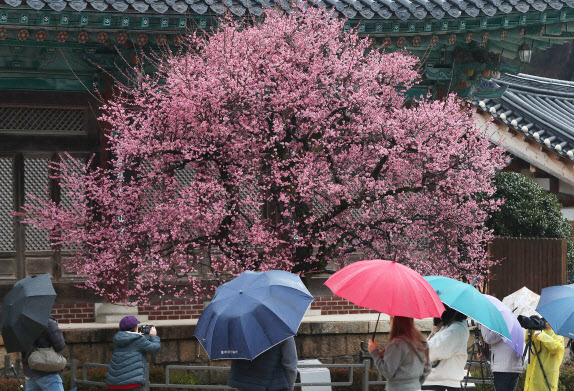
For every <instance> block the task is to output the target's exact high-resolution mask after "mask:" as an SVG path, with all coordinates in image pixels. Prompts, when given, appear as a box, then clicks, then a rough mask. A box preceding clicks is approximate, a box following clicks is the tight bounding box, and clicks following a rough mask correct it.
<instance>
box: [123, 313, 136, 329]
mask: <svg viewBox="0 0 574 391" xmlns="http://www.w3.org/2000/svg"><path fill="white" fill-rule="evenodd" d="M138 324H139V321H138V320H137V318H136V317H135V316H131V315H129V316H124V317H123V318H122V320H120V330H122V331H127V330H133V329H135V328H136V327H137V325H138Z"/></svg>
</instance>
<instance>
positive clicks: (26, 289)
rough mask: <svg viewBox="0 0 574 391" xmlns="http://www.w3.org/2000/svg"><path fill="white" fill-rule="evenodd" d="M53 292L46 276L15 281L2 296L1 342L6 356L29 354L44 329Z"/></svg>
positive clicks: (54, 296) (52, 302) (0, 317)
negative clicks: (12, 353)
mask: <svg viewBox="0 0 574 391" xmlns="http://www.w3.org/2000/svg"><path fill="white" fill-rule="evenodd" d="M55 299H56V291H54V287H53V286H52V281H51V280H50V275H49V274H40V275H38V276H32V277H28V278H24V279H23V280H20V281H18V282H17V283H16V284H14V286H13V287H12V289H10V291H9V292H8V293H7V294H6V296H4V300H3V301H2V310H1V311H0V324H1V328H2V338H4V345H5V347H6V351H7V352H8V353H11V352H23V351H29V350H31V349H32V346H33V345H34V341H35V340H36V339H37V338H38V337H39V336H40V334H42V331H44V330H45V329H46V327H47V326H48V320H49V319H50V313H51V312H52V305H53V304H54V300H55Z"/></svg>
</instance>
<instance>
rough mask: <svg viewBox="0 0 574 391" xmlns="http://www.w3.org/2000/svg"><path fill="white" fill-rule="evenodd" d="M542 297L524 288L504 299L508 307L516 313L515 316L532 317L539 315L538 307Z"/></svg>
mask: <svg viewBox="0 0 574 391" xmlns="http://www.w3.org/2000/svg"><path fill="white" fill-rule="evenodd" d="M538 300H540V296H539V295H537V294H536V293H534V292H532V291H531V290H530V289H528V288H527V287H525V286H523V287H522V288H520V289H519V290H517V291H516V292H514V293H511V294H510V295H508V296H506V297H505V298H504V299H502V302H503V303H504V305H506V306H507V307H508V308H510V310H511V311H512V312H513V313H514V315H515V316H518V315H523V316H531V315H538V313H537V312H536V306H537V305H538Z"/></svg>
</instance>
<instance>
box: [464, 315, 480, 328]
mask: <svg viewBox="0 0 574 391" xmlns="http://www.w3.org/2000/svg"><path fill="white" fill-rule="evenodd" d="M466 324H467V326H468V329H469V330H476V329H477V328H478V323H477V322H476V321H475V320H474V319H471V318H468V319H467V320H466Z"/></svg>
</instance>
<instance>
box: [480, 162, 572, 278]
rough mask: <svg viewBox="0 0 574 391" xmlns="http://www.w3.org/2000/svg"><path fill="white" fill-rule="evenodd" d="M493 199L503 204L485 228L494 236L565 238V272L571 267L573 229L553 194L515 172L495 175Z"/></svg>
mask: <svg viewBox="0 0 574 391" xmlns="http://www.w3.org/2000/svg"><path fill="white" fill-rule="evenodd" d="M495 184H496V189H497V190H496V193H494V196H493V197H494V198H496V199H503V200H504V205H502V206H501V207H500V210H498V211H497V212H495V213H494V214H493V215H492V216H491V217H490V219H489V220H488V222H487V226H488V227H489V228H491V229H492V230H493V231H494V234H495V235H497V236H505V237H526V238H565V239H567V240H568V269H569V270H572V269H573V268H574V243H573V242H572V226H571V225H570V223H569V222H568V220H567V219H566V218H565V217H564V216H563V215H562V212H561V208H562V206H561V205H560V203H559V202H558V199H557V198H556V196H555V195H554V194H551V193H548V192H546V191H545V190H544V189H543V188H542V187H540V186H539V185H538V184H537V183H536V182H534V181H533V180H532V179H531V178H527V177H525V176H524V175H521V174H518V173H515V172H499V173H497V174H496V176H495Z"/></svg>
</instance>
